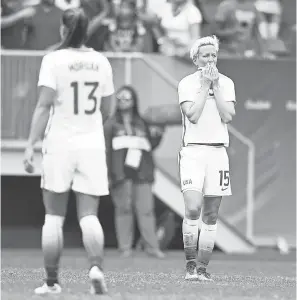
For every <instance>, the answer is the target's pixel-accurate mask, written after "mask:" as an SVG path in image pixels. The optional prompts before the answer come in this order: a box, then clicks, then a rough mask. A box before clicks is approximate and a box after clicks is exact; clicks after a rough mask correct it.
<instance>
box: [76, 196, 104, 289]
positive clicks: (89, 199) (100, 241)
mask: <svg viewBox="0 0 297 300" xmlns="http://www.w3.org/2000/svg"><path fill="white" fill-rule="evenodd" d="M76 200H77V214H78V219H79V224H80V228H81V231H82V238H83V244H84V247H85V249H86V251H87V254H88V258H89V263H90V270H89V278H90V281H91V293H92V294H106V293H107V286H106V283H105V280H104V274H103V271H102V263H103V251H104V233H103V229H102V226H101V224H100V221H99V219H98V217H97V212H98V207H99V197H96V196H91V195H86V194H82V193H76Z"/></svg>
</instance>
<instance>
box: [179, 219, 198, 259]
mask: <svg viewBox="0 0 297 300" xmlns="http://www.w3.org/2000/svg"><path fill="white" fill-rule="evenodd" d="M198 222H199V220H198V219H197V220H190V219H187V218H184V220H183V228H182V230H183V241H184V251H185V256H186V262H189V261H195V262H196V258H197V242H198Z"/></svg>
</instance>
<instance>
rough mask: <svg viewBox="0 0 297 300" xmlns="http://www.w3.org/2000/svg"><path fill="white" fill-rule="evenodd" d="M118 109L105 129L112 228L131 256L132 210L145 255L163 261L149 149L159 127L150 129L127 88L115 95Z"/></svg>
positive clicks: (124, 251)
mask: <svg viewBox="0 0 297 300" xmlns="http://www.w3.org/2000/svg"><path fill="white" fill-rule="evenodd" d="M116 98H117V110H116V113H115V116H114V117H113V118H111V119H110V120H109V121H108V123H107V124H106V126H105V129H106V149H107V161H108V166H109V168H108V169H109V173H110V180H111V196H112V199H113V203H114V206H115V228H116V235H117V241H118V247H119V250H120V251H121V253H122V256H123V257H128V256H130V255H131V254H132V252H131V249H132V246H133V239H134V213H133V210H134V209H135V213H136V217H137V221H138V227H139V231H140V234H141V237H142V239H143V241H144V242H145V251H146V252H147V254H149V255H152V256H154V257H157V258H163V257H164V253H163V252H161V251H160V249H159V243H158V238H157V234H156V220H155V214H154V197H153V192H152V183H153V181H154V161H153V155H152V150H153V149H154V148H155V147H156V146H157V145H158V144H159V143H160V141H161V138H162V134H163V130H162V129H161V127H156V126H155V127H152V128H149V127H148V125H147V123H146V122H145V121H144V120H143V119H142V117H141V116H140V115H139V112H138V99H137V95H136V92H135V90H134V89H133V88H131V87H130V86H123V87H121V88H120V89H119V90H118V91H117V93H116Z"/></svg>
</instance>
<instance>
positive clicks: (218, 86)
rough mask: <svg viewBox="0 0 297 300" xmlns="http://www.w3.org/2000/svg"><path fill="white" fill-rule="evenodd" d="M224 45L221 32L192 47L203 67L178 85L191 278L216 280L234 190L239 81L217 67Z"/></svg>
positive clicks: (185, 228)
mask: <svg viewBox="0 0 297 300" xmlns="http://www.w3.org/2000/svg"><path fill="white" fill-rule="evenodd" d="M218 51H219V41H218V39H217V38H216V36H207V37H203V38H200V39H198V40H197V41H196V42H195V43H194V45H193V47H192V49H191V51H190V57H191V59H192V61H193V63H194V64H195V66H196V67H197V71H196V72H195V73H193V74H190V75H188V76H186V77H184V78H183V79H182V80H181V81H180V83H179V85H178V96H179V103H180V107H181V111H182V117H183V138H182V142H183V145H182V149H181V151H180V153H179V168H180V180H181V190H182V192H183V197H184V202H185V216H184V220H183V228H182V231H183V242H184V251H185V256H186V277H185V279H186V280H202V281H207V280H212V279H211V277H210V274H209V273H207V272H206V268H207V266H208V263H209V261H210V258H211V254H212V251H213V248H214V243H215V237H216V230H217V219H218V212H219V208H220V204H221V200H222V196H229V195H231V186H230V173H229V160H228V155H227V152H226V147H228V144H229V136H228V129H227V123H229V122H231V120H232V117H233V116H234V115H235V109H234V104H235V101H236V100H235V90H234V83H233V81H232V80H231V79H230V78H228V77H227V76H225V75H223V74H221V73H219V71H218V69H217V66H216V64H217V57H218ZM202 207H203V209H201V208H202ZM201 210H202V220H201V230H200V236H199V242H198V219H199V217H200V214H201ZM197 242H198V253H197Z"/></svg>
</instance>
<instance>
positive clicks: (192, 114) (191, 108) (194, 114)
mask: <svg viewBox="0 0 297 300" xmlns="http://www.w3.org/2000/svg"><path fill="white" fill-rule="evenodd" d="M209 72H210V68H209V67H206V68H205V71H204V74H208V73H209ZM200 82H201V89H200V90H199V93H198V95H197V97H196V101H195V102H193V101H185V102H183V103H182V104H181V109H182V112H183V113H184V114H185V115H186V117H187V118H188V119H189V121H190V122H191V123H193V124H197V122H198V120H199V118H200V116H201V114H202V111H203V108H204V105H205V102H206V99H207V96H208V90H209V88H210V85H211V80H210V79H209V78H207V77H206V76H204V75H203V74H202V75H201V79H200Z"/></svg>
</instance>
